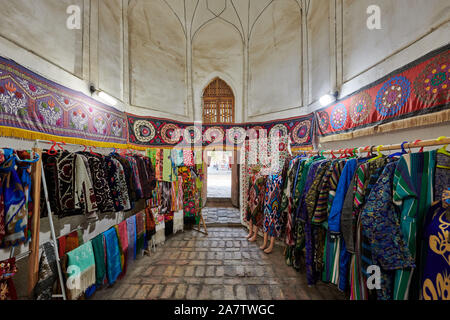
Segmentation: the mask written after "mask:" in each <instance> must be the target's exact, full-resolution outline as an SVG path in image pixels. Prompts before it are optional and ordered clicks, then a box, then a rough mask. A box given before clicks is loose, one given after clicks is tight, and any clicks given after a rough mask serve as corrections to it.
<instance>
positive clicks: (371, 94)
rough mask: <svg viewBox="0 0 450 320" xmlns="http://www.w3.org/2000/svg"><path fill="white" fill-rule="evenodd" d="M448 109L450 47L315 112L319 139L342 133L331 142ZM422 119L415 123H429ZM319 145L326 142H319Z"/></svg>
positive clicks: (449, 98) (408, 124)
mask: <svg viewBox="0 0 450 320" xmlns="http://www.w3.org/2000/svg"><path fill="white" fill-rule="evenodd" d="M449 107H450V45H446V46H444V47H442V48H439V49H437V50H434V51H432V52H430V53H428V54H427V55H425V56H423V57H422V58H420V59H418V60H416V61H414V62H412V63H409V64H407V65H406V66H404V67H402V68H400V69H398V70H396V71H394V72H392V73H390V74H389V75H387V76H385V77H383V78H381V79H380V80H378V81H376V82H374V83H372V84H370V85H368V86H366V87H364V88H362V89H360V90H358V91H357V92H355V93H353V94H351V95H349V96H347V97H345V98H342V99H341V100H339V101H337V102H336V103H334V104H333V105H331V106H329V107H325V108H323V109H320V110H318V111H316V112H315V121H316V123H317V132H318V135H319V137H325V136H332V135H336V134H343V137H342V139H332V138H330V140H345V139H351V138H352V137H353V135H354V134H353V132H356V131H355V130H357V129H362V128H367V130H368V131H369V132H371V133H374V132H376V128H375V129H374V130H371V129H370V127H376V126H380V125H385V124H387V123H390V122H393V121H397V120H405V119H408V118H411V117H415V116H420V115H425V114H429V113H434V112H439V111H443V110H445V109H448V108H449ZM425 120H426V119H425ZM425 120H424V122H423V123H421V122H419V123H417V122H415V124H416V125H420V124H423V125H426V124H429V123H428V122H429V121H425ZM405 124H406V126H407V127H410V124H411V123H408V122H404V123H403V126H404V125H405ZM397 127H398V125H397V126H393V127H392V128H393V129H395V128H397ZM346 132H347V134H345V133H346ZM362 134H363V133H362ZM369 134H370V133H369ZM363 135H364V134H363ZM321 142H325V141H323V140H322V139H321Z"/></svg>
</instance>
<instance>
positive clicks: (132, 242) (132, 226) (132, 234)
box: [126, 216, 136, 260]
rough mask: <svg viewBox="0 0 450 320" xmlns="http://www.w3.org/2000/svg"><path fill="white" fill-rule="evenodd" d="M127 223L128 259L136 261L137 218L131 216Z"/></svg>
mask: <svg viewBox="0 0 450 320" xmlns="http://www.w3.org/2000/svg"><path fill="white" fill-rule="evenodd" d="M126 221H127V233H128V257H129V258H130V259H131V258H133V260H136V216H131V217H129V218H128V219H127V220H126Z"/></svg>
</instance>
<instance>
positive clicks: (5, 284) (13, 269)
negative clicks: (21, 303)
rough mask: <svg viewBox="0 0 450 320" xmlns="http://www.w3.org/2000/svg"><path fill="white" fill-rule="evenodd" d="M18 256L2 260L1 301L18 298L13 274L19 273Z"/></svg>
mask: <svg viewBox="0 0 450 320" xmlns="http://www.w3.org/2000/svg"><path fill="white" fill-rule="evenodd" d="M17 271H18V270H17V266H16V258H14V257H13V258H10V259H7V260H3V261H0V301H1V300H17V293H16V287H15V286H14V282H13V279H12V278H13V276H14V275H15V274H16V273H17Z"/></svg>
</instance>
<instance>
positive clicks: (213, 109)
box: [202, 78, 234, 124]
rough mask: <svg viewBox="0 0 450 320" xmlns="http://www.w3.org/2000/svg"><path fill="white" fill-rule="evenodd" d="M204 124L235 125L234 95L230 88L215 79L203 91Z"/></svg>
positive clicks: (220, 80)
mask: <svg viewBox="0 0 450 320" xmlns="http://www.w3.org/2000/svg"><path fill="white" fill-rule="evenodd" d="M202 103H203V123H205V124H209V123H233V122H234V94H233V90H231V88H230V86H229V85H228V84H227V83H226V82H225V81H223V80H222V79H220V78H215V79H214V80H213V81H211V82H210V83H209V84H208V86H207V87H206V88H205V90H203V99H202Z"/></svg>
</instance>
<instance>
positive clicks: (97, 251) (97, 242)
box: [91, 234, 106, 286]
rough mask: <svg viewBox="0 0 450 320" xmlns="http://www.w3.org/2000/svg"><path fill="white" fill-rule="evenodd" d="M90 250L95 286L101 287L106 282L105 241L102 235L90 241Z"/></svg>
mask: <svg viewBox="0 0 450 320" xmlns="http://www.w3.org/2000/svg"><path fill="white" fill-rule="evenodd" d="M91 242H92V248H93V250H94V258H95V284H96V285H97V286H101V285H103V284H104V283H105V282H106V256H105V239H104V235H103V234H99V235H98V236H96V237H95V238H94V239H92V241H91Z"/></svg>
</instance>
